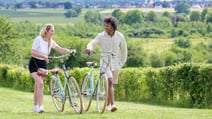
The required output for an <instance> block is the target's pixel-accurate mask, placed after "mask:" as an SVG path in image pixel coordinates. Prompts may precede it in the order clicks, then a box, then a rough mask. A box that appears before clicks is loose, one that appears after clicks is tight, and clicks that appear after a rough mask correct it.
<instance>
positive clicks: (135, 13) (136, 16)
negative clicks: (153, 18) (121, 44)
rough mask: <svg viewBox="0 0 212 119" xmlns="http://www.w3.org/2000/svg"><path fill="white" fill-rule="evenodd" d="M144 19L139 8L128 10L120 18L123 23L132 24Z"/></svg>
mask: <svg viewBox="0 0 212 119" xmlns="http://www.w3.org/2000/svg"><path fill="white" fill-rule="evenodd" d="M143 21H144V16H143V13H142V12H141V11H139V10H130V11H128V12H127V13H126V15H125V16H124V18H123V19H122V22H123V23H126V24H129V25H132V24H136V23H142V22H143Z"/></svg>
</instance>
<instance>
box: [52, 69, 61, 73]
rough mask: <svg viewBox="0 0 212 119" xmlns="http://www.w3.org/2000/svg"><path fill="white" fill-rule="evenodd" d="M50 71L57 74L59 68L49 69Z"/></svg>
mask: <svg viewBox="0 0 212 119" xmlns="http://www.w3.org/2000/svg"><path fill="white" fill-rule="evenodd" d="M50 72H51V73H53V74H58V73H59V72H60V69H59V68H55V69H51V70H50Z"/></svg>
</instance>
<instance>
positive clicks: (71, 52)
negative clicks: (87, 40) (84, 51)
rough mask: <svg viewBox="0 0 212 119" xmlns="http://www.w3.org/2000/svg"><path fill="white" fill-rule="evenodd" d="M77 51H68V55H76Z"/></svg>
mask: <svg viewBox="0 0 212 119" xmlns="http://www.w3.org/2000/svg"><path fill="white" fill-rule="evenodd" d="M76 52H77V51H76V50H75V49H68V50H67V53H69V54H71V55H74V54H76Z"/></svg>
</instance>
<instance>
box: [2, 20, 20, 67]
mask: <svg viewBox="0 0 212 119" xmlns="http://www.w3.org/2000/svg"><path fill="white" fill-rule="evenodd" d="M0 29H1V30H0V56H1V57H0V62H1V63H6V64H21V59H22V57H21V54H22V53H21V51H20V50H21V49H20V48H17V46H19V45H18V43H17V40H15V38H17V37H18V34H15V31H14V29H13V24H12V23H11V22H10V20H9V18H6V17H0Z"/></svg>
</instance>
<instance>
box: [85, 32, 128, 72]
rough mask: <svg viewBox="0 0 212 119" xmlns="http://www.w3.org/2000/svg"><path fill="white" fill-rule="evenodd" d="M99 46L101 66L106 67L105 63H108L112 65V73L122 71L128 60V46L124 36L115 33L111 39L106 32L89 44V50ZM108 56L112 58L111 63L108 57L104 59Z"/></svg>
mask: <svg viewBox="0 0 212 119" xmlns="http://www.w3.org/2000/svg"><path fill="white" fill-rule="evenodd" d="M97 44H98V45H100V52H101V54H100V55H101V60H100V66H102V65H104V66H105V65H106V64H105V63H104V61H106V62H107V63H110V69H111V70H112V71H115V70H120V69H121V67H122V66H123V65H124V63H125V62H126V60H127V44H126V41H125V38H124V36H123V34H122V33H120V32H118V31H115V33H114V35H113V36H112V37H111V36H110V35H108V34H107V32H105V31H104V32H102V33H99V34H98V35H97V36H96V38H95V39H93V40H92V41H91V42H89V43H88V45H87V49H90V50H93V48H94V47H95V46H96V45H97ZM112 54H113V55H112ZM108 55H110V57H111V58H110V61H108V59H109V58H108V57H104V56H108ZM103 60H104V61H103ZM104 66H103V67H104Z"/></svg>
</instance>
